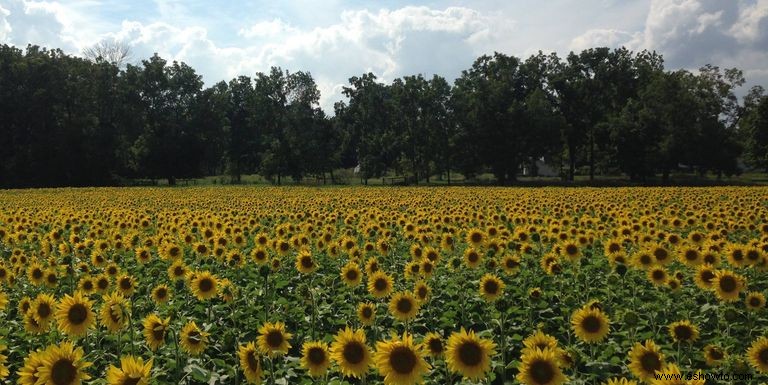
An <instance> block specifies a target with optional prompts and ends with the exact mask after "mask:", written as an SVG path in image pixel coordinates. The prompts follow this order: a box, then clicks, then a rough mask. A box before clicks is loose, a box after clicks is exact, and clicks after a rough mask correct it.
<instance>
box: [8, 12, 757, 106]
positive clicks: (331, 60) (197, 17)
mask: <svg viewBox="0 0 768 385" xmlns="http://www.w3.org/2000/svg"><path fill="white" fill-rule="evenodd" d="M104 39H117V40H121V41H124V42H127V43H129V44H130V46H131V47H132V51H133V59H132V61H133V62H135V63H139V62H140V61H141V60H142V59H146V58H148V57H150V56H151V55H152V54H153V53H155V52H156V53H158V54H159V55H160V56H161V57H163V58H165V59H168V60H169V61H171V60H177V61H183V62H185V63H187V64H189V65H190V66H192V67H193V68H195V69H196V70H197V72H198V73H199V74H201V75H202V76H203V80H204V81H205V83H206V85H207V86H210V85H213V84H214V83H216V82H218V81H221V80H227V81H228V80H230V79H232V78H234V77H236V76H239V75H247V76H253V75H254V74H255V73H257V72H266V71H268V70H269V68H270V67H271V66H280V67H282V68H283V69H287V70H290V71H292V72H295V71H309V72H311V73H312V75H313V77H314V78H315V81H316V82H317V84H318V87H319V88H320V91H321V94H322V96H321V106H322V107H323V108H324V109H326V110H331V109H332V106H333V103H334V102H335V101H337V100H340V99H342V96H341V89H342V87H343V86H344V85H346V84H348V79H349V78H350V77H351V76H359V75H360V74H362V73H366V72H373V73H374V74H375V75H376V76H377V77H379V78H380V79H381V80H382V81H386V82H389V81H391V80H393V79H395V78H398V77H401V76H405V75H414V74H423V75H425V76H426V77H431V76H432V75H433V74H438V75H442V76H444V77H445V78H447V79H448V80H449V81H453V80H454V79H455V78H456V77H458V76H460V74H461V71H462V70H464V69H467V68H469V67H470V66H471V65H472V62H473V61H474V60H475V59H476V58H477V57H478V56H480V55H483V54H492V53H493V52H502V53H505V54H508V55H515V56H518V57H522V58H526V57H528V56H530V55H532V54H535V53H537V52H538V51H539V50H541V51H544V52H545V53H549V52H553V51H554V52H557V53H558V54H560V55H561V56H564V55H567V54H568V53H569V52H570V51H580V50H581V49H584V48H589V47H596V46H608V47H620V46H626V47H627V48H629V49H632V50H635V51H639V50H643V49H648V50H656V51H657V52H659V53H661V54H662V55H663V56H664V58H665V64H666V68H667V69H678V68H684V69H689V70H695V69H697V68H699V67H701V66H703V65H705V64H713V65H717V66H720V67H723V68H729V67H738V68H740V69H742V70H744V73H745V77H746V78H747V84H746V86H745V87H744V89H742V90H741V92H740V93H742V94H743V93H744V92H745V89H746V88H747V87H750V86H752V85H755V84H761V85H763V86H766V88H768V0H474V1H464V0H444V1H401V0H397V1H373V0H357V1H341V0H329V1H319V0H279V1H274V0H272V1H228V0H210V1H202V0H191V1H181V0H154V1H149V0H129V1H125V0H80V1H28V0H0V43H6V44H11V45H15V46H18V47H20V48H24V47H26V46H27V44H34V45H39V46H43V47H49V48H61V49H62V50H63V51H65V52H67V53H70V54H75V55H79V54H80V53H81V52H82V50H83V49H84V48H86V47H89V46H91V45H93V44H95V43H97V42H99V41H101V40H104Z"/></svg>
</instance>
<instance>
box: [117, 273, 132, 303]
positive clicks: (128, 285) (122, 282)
mask: <svg viewBox="0 0 768 385" xmlns="http://www.w3.org/2000/svg"><path fill="white" fill-rule="evenodd" d="M117 290H120V292H121V293H123V295H124V296H126V297H130V296H131V295H133V293H134V292H135V291H136V279H135V278H133V276H130V275H128V274H124V275H122V276H120V278H118V279H117Z"/></svg>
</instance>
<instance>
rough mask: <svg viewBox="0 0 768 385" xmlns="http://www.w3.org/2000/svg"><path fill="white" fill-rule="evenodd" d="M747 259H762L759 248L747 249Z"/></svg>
mask: <svg viewBox="0 0 768 385" xmlns="http://www.w3.org/2000/svg"><path fill="white" fill-rule="evenodd" d="M747 259H748V260H750V261H757V260H758V259H760V252H758V251H757V250H750V251H747Z"/></svg>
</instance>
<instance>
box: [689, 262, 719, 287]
mask: <svg viewBox="0 0 768 385" xmlns="http://www.w3.org/2000/svg"><path fill="white" fill-rule="evenodd" d="M714 279H715V268H714V266H712V265H710V264H708V263H706V264H703V265H699V266H698V267H697V268H696V274H695V275H694V276H693V282H694V283H695V284H696V286H698V287H699V288H700V289H702V290H709V289H711V288H712V285H713V281H714Z"/></svg>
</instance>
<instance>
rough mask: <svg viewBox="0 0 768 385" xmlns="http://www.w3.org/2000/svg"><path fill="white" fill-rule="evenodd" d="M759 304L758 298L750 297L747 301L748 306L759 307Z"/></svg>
mask: <svg viewBox="0 0 768 385" xmlns="http://www.w3.org/2000/svg"><path fill="white" fill-rule="evenodd" d="M760 304H761V302H760V298H757V297H752V298H750V299H749V306H752V307H758V306H760Z"/></svg>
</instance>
